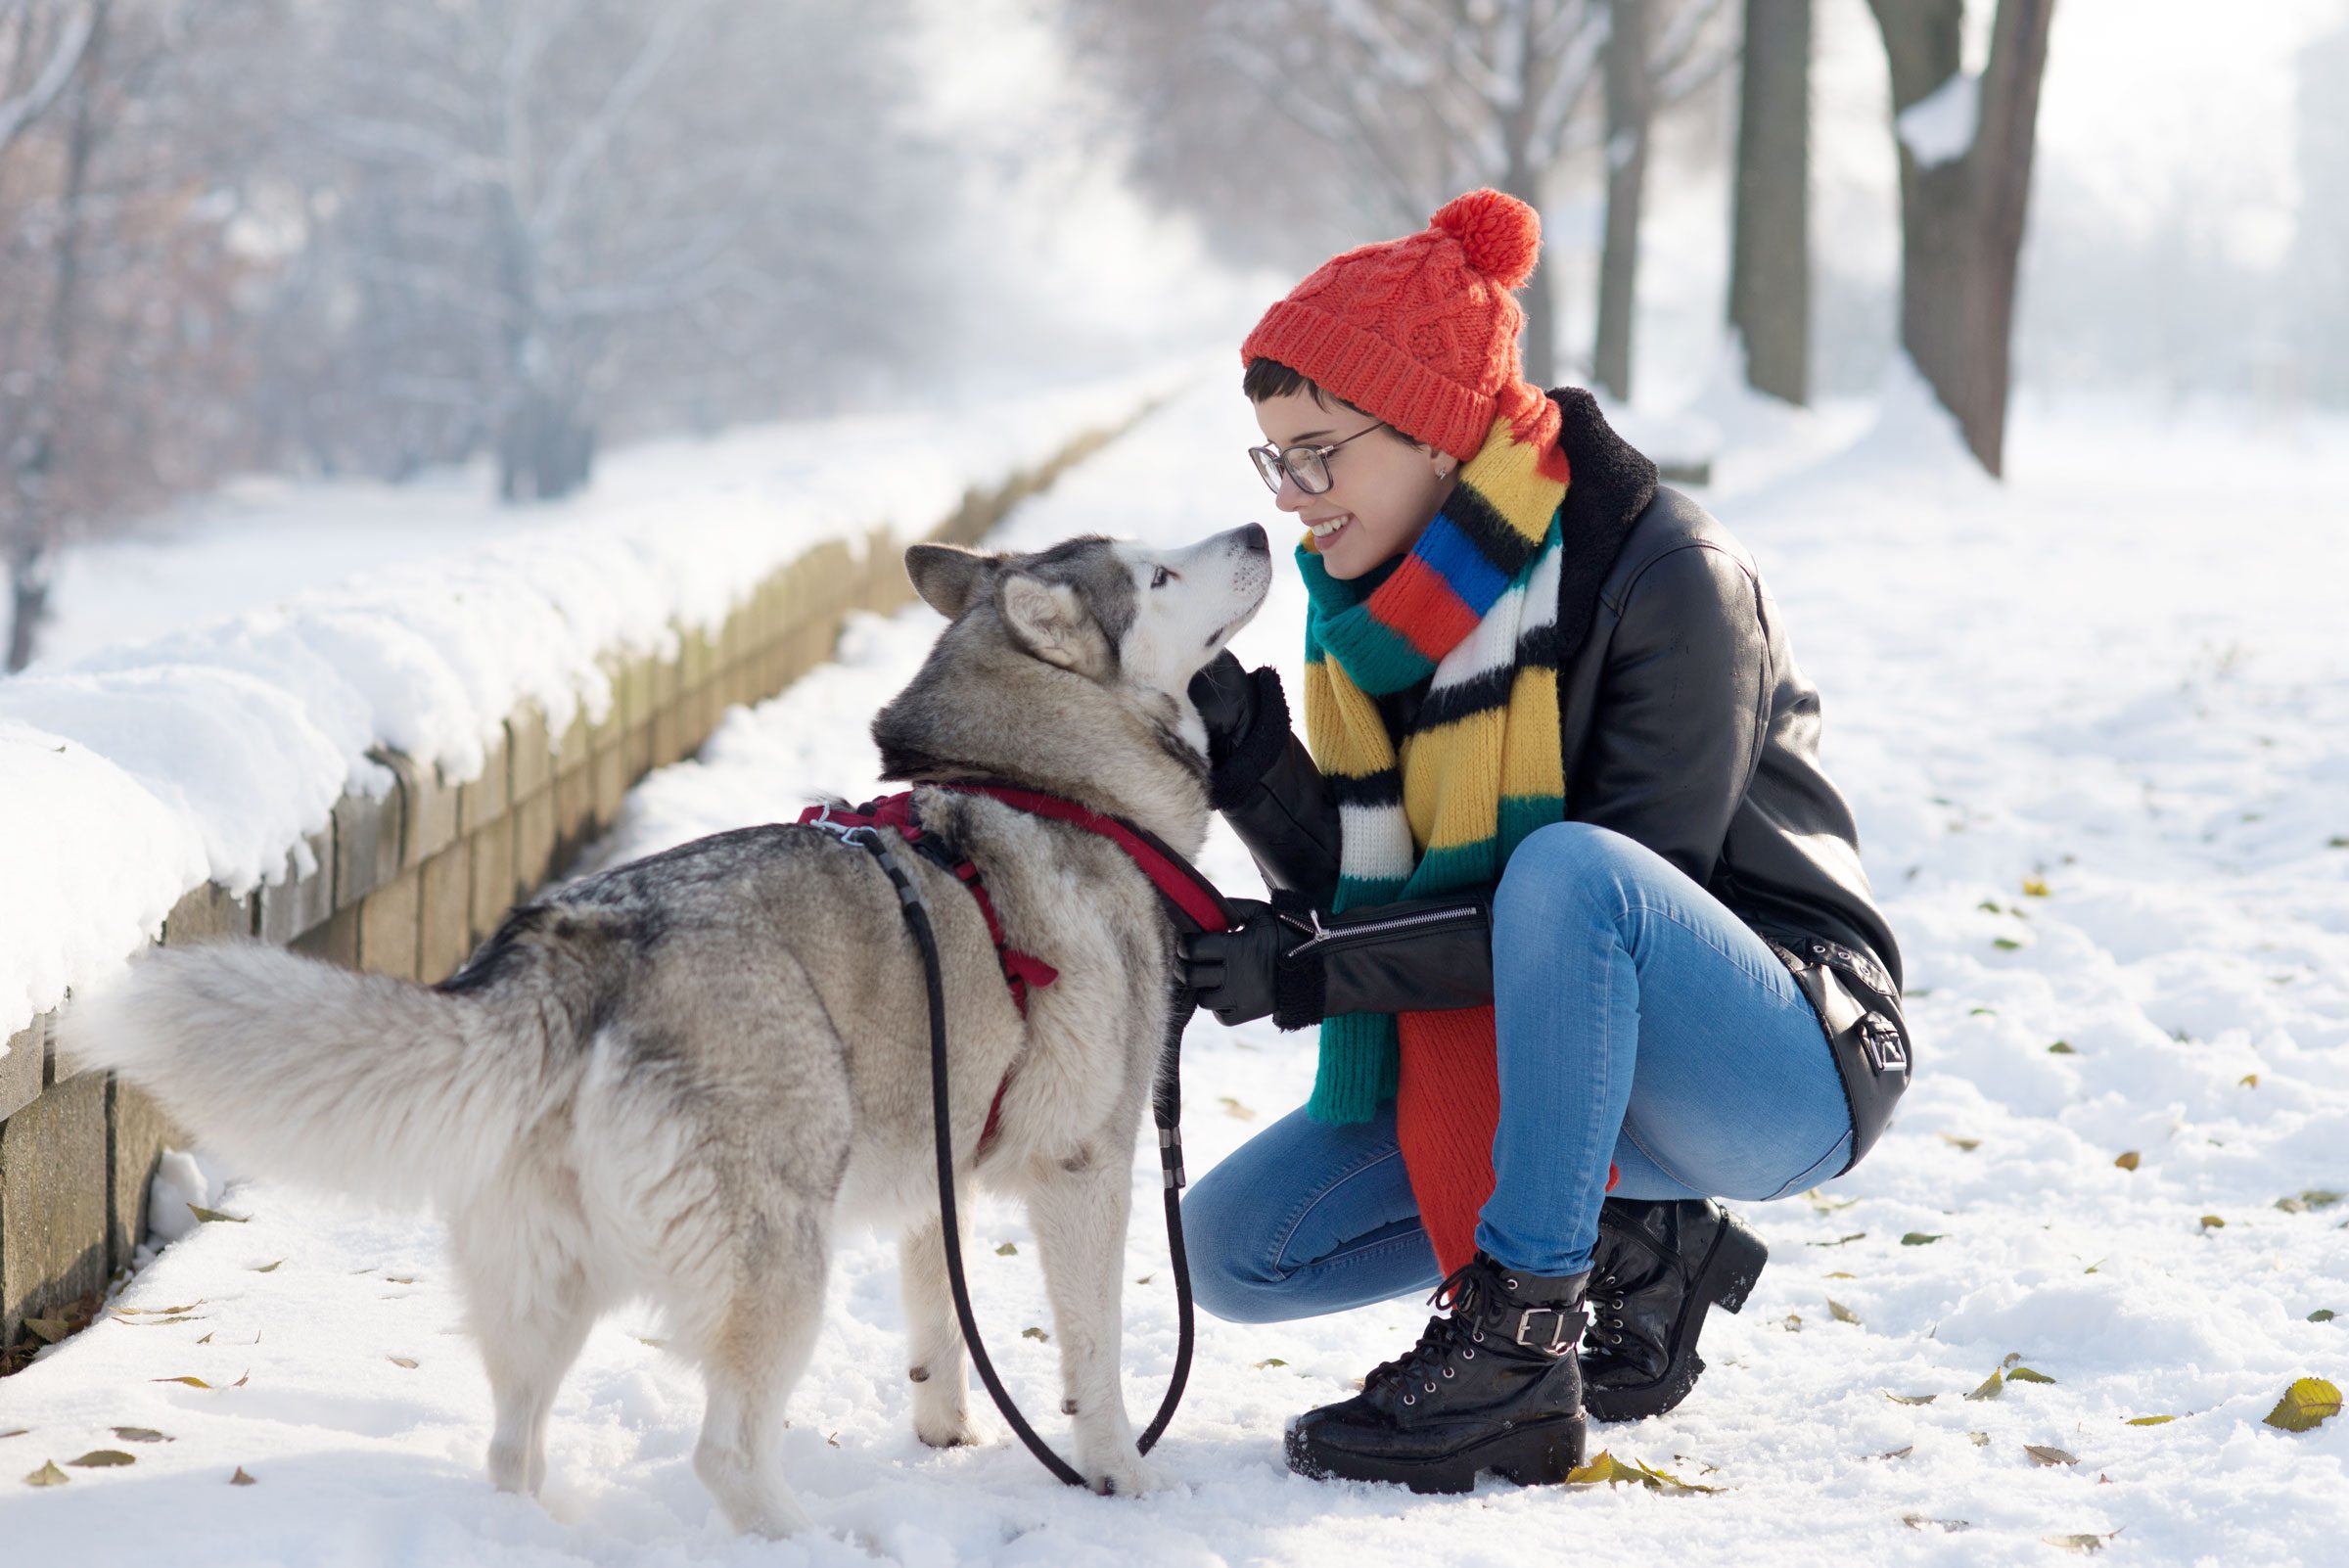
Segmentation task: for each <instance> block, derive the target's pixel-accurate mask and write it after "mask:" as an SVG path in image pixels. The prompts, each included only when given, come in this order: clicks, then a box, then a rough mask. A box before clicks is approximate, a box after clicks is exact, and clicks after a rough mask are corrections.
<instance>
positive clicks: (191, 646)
mask: <svg viewBox="0 0 2349 1568" xmlns="http://www.w3.org/2000/svg"><path fill="white" fill-rule="evenodd" d="M1195 371H1196V366H1195V365H1194V364H1190V363H1179V364H1174V365H1171V366H1170V365H1166V364H1162V365H1160V366H1158V367H1156V368H1154V369H1152V370H1150V371H1148V372H1146V373H1143V374H1139V375H1135V374H1128V375H1125V376H1121V377H1118V378H1115V379H1113V380H1107V381H1095V382H1089V383H1085V384H1082V385H1079V386H1075V387H1067V386H1064V387H1062V388H1060V389H1058V390H1055V391H1051V392H1032V393H1029V394H1025V395H1022V396H1019V397H1014V398H1008V399H1002V400H996V401H980V402H978V403H975V404H974V405H972V406H971V407H969V408H968V409H964V410H960V411H956V412H952V413H946V412H935V411H924V412H912V413H904V414H897V415H891V416H886V417H860V418H853V419H838V420H824V421H807V422H799V423H792V424H782V425H774V426H766V427H752V428H747V429H743V430H739V431H731V432H728V433H726V434H724V435H721V436H718V437H714V438H709V439H706V440H690V439H671V440H665V441H658V442H650V443H647V444H645V445H642V446H638V447H635V448H632V449H628V450H624V451H621V452H617V453H614V454H613V455H612V456H611V457H610V458H609V459H608V460H607V461H606V463H605V464H604V466H603V468H602V471H601V473H600V476H599V478H598V480H597V482H596V484H594V485H593V486H592V487H591V488H590V489H588V490H587V491H585V492H584V493H582V494H580V495H579V496H577V497H576V498H574V499H572V500H569V501H566V502H563V503H561V504H558V505H552V506H545V507H539V508H534V509H529V510H521V511H517V510H512V509H502V508H500V507H498V506H497V505H496V504H495V503H494V502H493V500H492V499H491V498H490V494H489V488H488V484H487V479H486V476H485V475H484V474H483V473H479V472H470V473H466V474H462V475H447V476H437V477H435V478H434V479H432V480H431V481H429V482H427V483H425V484H419V485H414V486H400V487H393V486H389V485H381V484H292V485H290V484H262V483H260V482H254V483H253V484H247V485H244V486H240V487H237V488H235V489H233V490H232V491H231V492H229V493H228V494H226V495H223V496H220V497H215V498H212V499H210V500H208V501H207V502H205V503H201V504H198V505H195V506H192V507H191V508H190V509H189V510H188V511H187V512H185V513H182V514H175V515H173V516H170V517H166V518H163V519H160V520H158V521H157V523H156V524H155V526H154V527H153V528H151V529H150V530H145V531H144V532H143V533H142V534H141V535H140V536H137V537H134V538H131V539H126V540H122V541H117V542H115V543H112V544H106V545H99V546H92V547H90V548H88V549H86V550H83V551H77V552H74V553H71V554H69V555H68V556H67V558H66V562H65V567H64V571H63V573H62V575H61V578H60V581H59V585H58V591H57V597H58V620H57V623H56V625H55V626H54V627H53V628H52V629H51V631H50V634H49V635H50V641H49V644H48V646H49V647H50V648H52V649H53V650H54V652H53V653H51V654H50V656H48V657H44V658H42V659H40V660H37V661H35V663H34V664H33V665H32V666H31V667H30V668H29V669H26V670H25V671H23V673H22V674H19V675H17V676H14V677H11V678H7V679H0V815H5V816H6V817H8V818H12V819H15V820H19V821H26V822H37V823H39V824H40V825H41V828H42V831H41V832H40V833H39V834H38V835H33V834H26V833H6V834H0V888H6V889H7V890H8V892H9V897H8V898H7V899H0V1039H4V1038H6V1037H7V1036H8V1035H10V1034H13V1033H15V1032H16V1031H17V1030H20V1029H22V1028H23V1026H24V1024H25V1023H27V1022H28V1021H29V1020H31V1019H32V1018H33V1017H35V1016H37V1015H38V1014H39V1013H41V1012H43V1011H45V1010H46V1009H48V1008H49V1007H51V1006H53V1005H55V1004H56V1002H57V1001H58V1000H60V999H61V998H62V997H63V995H64V994H65V992H66V990H67V988H68V987H69V986H73V985H77V984H83V983H86V982H88V981H91V980H94V979H96V978H97V977H98V976H100V975H102V974H104V973H105V972H107V970H109V969H110V968H112V967H113V966H115V965H117V964H119V963H121V962H122V961H123V959H124V958H125V956H126V955H127V954H129V953H130V952H132V951H134V950H136V949H137V947H138V946H139V945H141V944H142V943H143V942H145V941H146V940H147V939H149V938H151V937H153V936H154V935H155V934H156V933H157V932H158V931H159V930H160V929H161V923H162V919H163V917H164V915H165V914H167V913H168V912H169V911H170V909H171V906H172V905H173V904H174V903H175V902H177V901H178V899H179V898H180V896H181V895H182V894H184V893H186V892H187V891H188V890H190V889H191V888H194V887H197V886H200V885H202V884H203V883H204V882H205V881H206V880H207V879H208V880H211V881H214V882H218V883H220V884H221V885H222V886H224V887H226V888H227V889H228V890H229V891H230V892H231V893H236V894H242V893H244V892H246V891H248V890H250V889H252V888H253V887H255V886H256V885H259V884H261V883H263V882H269V881H278V880H282V879H283V878H285V877H286V876H287V874H288V871H289V867H292V868H293V869H294V870H296V871H302V870H306V869H307V868H308V865H309V852H308V851H307V849H306V848H304V847H303V843H302V841H303V838H304V836H305V835H311V834H316V833H317V832H319V831H321V830H322V829H324V828H325V827H326V826H327V823H328V820H329V815H330V813H331V812H332V810H333V808H334V804H335V802H336V800H337V799H339V798H340V797H341V796H342V795H343V794H344V793H345V791H346V790H352V789H356V790H360V791H364V792H368V793H376V794H381V793H383V792H384V791H386V790H388V789H389V788H390V787H391V774H390V773H389V772H388V771H387V770H386V769H385V768H383V767H382V766H381V765H380V764H378V763H376V762H373V761H369V760H368V757H367V753H368V752H369V751H370V750H371V749H373V748H376V747H390V748H391V749H393V750H395V751H399V752H404V753H405V754H407V755H408V756H410V757H412V758H415V759H417V760H418V761H421V762H425V763H428V764H434V763H437V764H438V766H439V767H440V769H441V771H442V774H443V776H444V777H446V778H447V779H448V780H449V781H451V782H459V781H462V780H464V779H468V778H472V777H475V776H477V775H478V774H479V773H480V772H481V769H482V766H483V764H484V757H485V755H486V751H485V749H486V747H487V746H488V745H489V744H492V743H494V741H495V739H496V737H497V736H498V734H499V726H500V725H501V724H502V723H503V721H504V720H505V718H506V716H507V715H509V714H510V713H512V712H513V710H514V709H515V707H516V706H517V705H519V704H521V703H523V702H525V701H534V702H537V703H538V704H540V705H542V706H543V707H544V708H545V710H546V712H547V715H548V717H549V720H550V722H551V723H552V725H553V726H554V728H555V729H556V730H557V731H558V732H559V731H560V730H561V729H562V728H563V726H564V725H566V724H567V723H568V722H569V721H570V719H571V717H572V715H574V714H575V713H576V712H577V711H579V710H580V709H581V708H582V707H583V708H584V709H585V710H586V711H587V712H588V713H589V715H591V716H592V715H601V714H602V713H603V712H604V711H605V709H606V708H607V707H608V705H609V703H610V701H611V690H610V683H609V680H608V679H607V677H606V675H605V673H604V670H603V668H602V665H601V661H603V660H606V659H609V658H612V657H614V656H623V657H624V656H633V655H639V654H643V653H648V652H667V651H669V650H672V649H673V648H674V646H675V639H676V633H677V630H678V629H679V628H684V629H693V628H697V627H700V628H714V627H716V626H717V625H719V624H720V623H723V621H724V619H725V617H726V615H727V613H728V612H729V611H730V610H731V609H732V608H733V606H734V605H735V604H736V603H737V602H739V601H740V600H742V599H743V598H745V597H747V596H748V594H749V592H750V591H751V590H752V589H753V588H754V587H756V586H757V584H758V583H759V582H760V580H762V579H763V578H764V577H765V576H768V575H769V574H770V573H772V572H774V571H775V570H777V569H778V568H780V567H782V566H783V565H785V564H786V563H788V562H789V561H791V560H793V559H794V558H796V557H798V556H799V555H801V554H802V553H804V552H805V551H806V550H807V549H809V548H811V547H813V546H814V545H816V544H818V543H821V542H823V541H825V540H827V539H834V538H839V539H846V540H848V541H849V542H850V544H851V545H852V547H853V548H855V549H858V550H861V549H862V548H863V544H864V539H865V536H866V534H867V533H868V531H870V530H873V529H876V528H881V527H889V528H892V529H894V530H897V531H898V533H899V534H900V535H902V536H906V537H910V536H912V535H914V534H916V533H919V532H921V531H924V530H928V529H929V528H931V527H932V526H934V525H935V524H936V523H938V522H939V521H940V520H942V519H944V518H945V517H947V516H949V515H950V514H952V512H953V511H954V510H955V508H956V507H957V506H958V505H960V503H961V499H962V495H963V492H964V490H965V489H966V488H967V487H969V486H971V485H974V484H978V485H991V484H998V483H1000V482H1001V481H1002V480H1003V479H1005V478H1007V477H1008V476H1009V475H1010V474H1012V473H1013V472H1014V471H1016V470H1018V469H1021V468H1025V467H1029V466H1032V465H1034V464H1036V463H1037V462H1039V461H1041V460H1043V459H1044V458H1046V457H1048V456H1050V455H1051V454H1052V453H1053V452H1055V451H1057V450H1058V449H1059V448H1060V447H1061V446H1062V445H1064V444H1065V443H1066V442H1067V441H1068V440H1069V439H1071V438H1073V437H1074V436H1076V435H1077V434H1078V433H1079V432H1081V431H1083V430H1087V429H1092V428H1097V427H1100V426H1104V425H1110V424H1114V423H1117V422H1119V421H1121V420H1123V419H1125V418H1127V417H1128V416H1129V415H1130V414H1131V413H1132V412H1133V411H1135V410H1136V409H1138V408H1139V407H1140V406H1141V405H1142V404H1143V402H1144V401H1145V400H1147V398H1149V397H1150V396H1152V395H1154V394H1157V393H1159V392H1164V391H1166V390H1168V389H1169V388H1171V387H1173V386H1174V385H1177V384H1178V383H1179V382H1180V381H1181V380H1183V379H1185V378H1187V377H1188V376H1190V375H1192V374H1194V373H1195ZM321 574H324V575H325V576H324V579H323V581H322V580H321Z"/></svg>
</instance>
